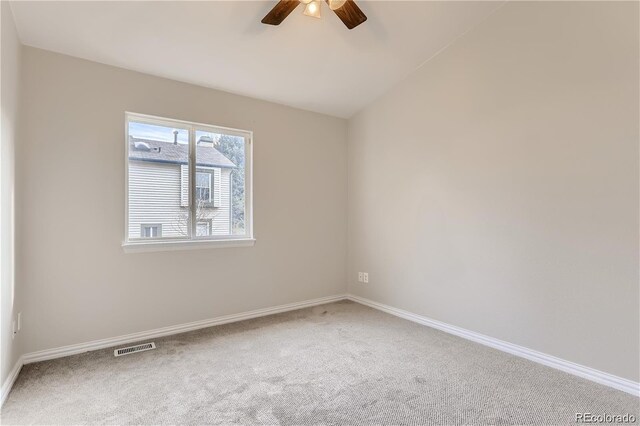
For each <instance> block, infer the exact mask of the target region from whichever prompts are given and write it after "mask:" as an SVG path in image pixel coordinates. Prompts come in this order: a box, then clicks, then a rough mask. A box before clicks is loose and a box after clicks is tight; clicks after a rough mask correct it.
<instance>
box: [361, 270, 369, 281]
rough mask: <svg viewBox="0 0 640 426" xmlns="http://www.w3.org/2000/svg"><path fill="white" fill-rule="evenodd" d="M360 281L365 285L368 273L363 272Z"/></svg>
mask: <svg viewBox="0 0 640 426" xmlns="http://www.w3.org/2000/svg"><path fill="white" fill-rule="evenodd" d="M362 281H363V282H365V283H368V282H369V273H368V272H363V273H362Z"/></svg>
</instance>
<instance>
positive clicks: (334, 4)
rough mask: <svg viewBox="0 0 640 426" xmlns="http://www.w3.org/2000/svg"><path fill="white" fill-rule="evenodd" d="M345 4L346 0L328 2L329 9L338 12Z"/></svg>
mask: <svg viewBox="0 0 640 426" xmlns="http://www.w3.org/2000/svg"><path fill="white" fill-rule="evenodd" d="M346 2H347V0H329V9H331V10H338V9H340V8H341V7H342V6H344V4H345V3H346Z"/></svg>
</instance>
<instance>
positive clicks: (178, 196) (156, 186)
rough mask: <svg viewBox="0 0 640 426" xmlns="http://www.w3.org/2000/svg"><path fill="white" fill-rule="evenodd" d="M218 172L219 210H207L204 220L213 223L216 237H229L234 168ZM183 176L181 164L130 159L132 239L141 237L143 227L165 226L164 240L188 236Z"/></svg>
mask: <svg viewBox="0 0 640 426" xmlns="http://www.w3.org/2000/svg"><path fill="white" fill-rule="evenodd" d="M198 169H200V167H199V168H198ZM217 170H219V171H220V172H219V173H215V171H214V178H213V188H212V191H213V193H212V196H213V197H215V196H217V195H218V194H219V197H220V198H219V200H220V201H219V207H215V208H214V207H207V208H204V209H203V212H204V215H203V217H202V218H203V219H206V220H211V221H212V232H211V234H212V235H229V234H230V229H231V203H230V193H231V191H230V183H231V179H230V177H231V169H229V168H220V169H217ZM182 175H183V173H182V172H181V166H180V164H175V163H159V162H151V161H138V160H129V238H130V239H134V238H140V237H141V226H142V225H143V224H161V225H162V236H163V237H181V236H186V234H187V220H186V218H187V217H188V213H189V208H188V207H187V206H186V204H187V203H184V195H183V190H182V189H183V188H188V185H187V184H186V182H184V181H183V179H182ZM185 175H186V173H185ZM217 176H219V177H220V179H219V181H217V180H216V179H215V177H217ZM187 179H188V177H187ZM183 182H184V183H183ZM184 192H187V191H184ZM183 204H185V205H183Z"/></svg>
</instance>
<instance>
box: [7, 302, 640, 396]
mask: <svg viewBox="0 0 640 426" xmlns="http://www.w3.org/2000/svg"><path fill="white" fill-rule="evenodd" d="M344 299H348V300H351V301H354V302H357V303H360V304H362V305H366V306H369V307H372V308H375V309H378V310H380V311H383V312H387V313H389V314H392V315H395V316H397V317H400V318H404V319H407V320H409V321H413V322H416V323H418V324H422V325H426V326H428V327H432V328H435V329H438V330H441V331H444V332H446V333H449V334H453V335H455V336H459V337H462V338H464V339H468V340H472V341H474V342H477V343H480V344H483V345H485V346H489V347H492V348H495V349H498V350H500V351H503V352H507V353H510V354H513V355H517V356H520V357H522V358H526V359H528V360H531V361H534V362H537V363H539V364H543V365H546V366H548V367H552V368H555V369H558V370H561V371H564V372H567V373H570V374H573V375H576V376H579V377H582V378H585V379H588V380H591V381H593V382H596V383H600V384H602V385H605V386H609V387H612V388H614V389H618V390H621V391H624V392H627V393H630V394H631V395H634V396H640V383H637V382H633V381H631V380H627V379H623V378H621V377H617V376H614V375H612V374H609V373H605V372H602V371H598V370H595V369H593V368H589V367H585V366H583V365H579V364H575V363H573V362H570V361H565V360H563V359H560V358H556V357H554V356H551V355H547V354H544V353H542V352H538V351H534V350H532V349H528V348H525V347H523V346H518V345H514V344H512V343H508V342H505V341H502V340H499V339H495V338H493V337H489V336H485V335H483V334H480V333H476V332H473V331H470V330H466V329H464V328H460V327H456V326H453V325H449V324H446V323H443V322H441V321H436V320H433V319H430V318H427V317H424V316H421V315H417V314H414V313H411V312H408V311H405V310H402V309H398V308H394V307H392V306H389V305H385V304H382V303H378V302H374V301H373V300H369V299H365V298H363V297H360V296H356V295H353V294H340V295H335V296H328V297H321V298H318V299H312V300H306V301H302V302H296V303H289V304H286V305H280V306H274V307H271V308H264V309H257V310H254V311H249V312H243V313H239V314H232V315H225V316H221V317H216V318H211V319H207V320H202V321H195V322H190V323H186V324H180V325H175V326H169V327H163V328H157V329H154V330H148V331H143V332H139V333H131V334H126V335H123V336H117V337H111V338H108V339H101V340H93V341H90V342H85V343H79V344H76V345H69V346H62V347H59V348H54V349H47V350H42V351H38V352H31V353H28V354H24V355H23V356H21V357H20V359H18V361H17V362H16V364H15V366H14V367H13V369H12V370H11V373H10V374H9V377H7V379H6V380H5V382H4V383H3V384H2V394H1V399H0V406H2V404H3V403H4V401H5V399H6V398H7V396H8V395H9V392H10V391H11V387H12V386H13V383H14V382H15V380H16V378H17V377H18V373H19V372H20V369H21V368H22V366H23V365H24V364H30V363H33V362H38V361H45V360H49V359H54V358H62V357H65V356H69V355H75V354H79V353H83V352H89V351H94V350H98V349H105V348H109V347H112V346H117V345H122V344H126V343H134V342H138V341H141V340H146V339H154V338H158V337H164V336H169V335H173V334H178V333H184V332H187V331H193V330H199V329H201V328H207V327H212V326H215V325H221V324H228V323H231V322H237V321H243V320H247V319H252V318H258V317H263V316H267V315H273V314H278V313H282V312H288V311H293V310H296V309H303V308H308V307H311V306H316V305H322V304H325V303H331V302H337V301H339V300H344Z"/></svg>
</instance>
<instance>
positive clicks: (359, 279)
mask: <svg viewBox="0 0 640 426" xmlns="http://www.w3.org/2000/svg"><path fill="white" fill-rule="evenodd" d="M362 280H364V277H363V274H362V272H358V281H359V282H362Z"/></svg>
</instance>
